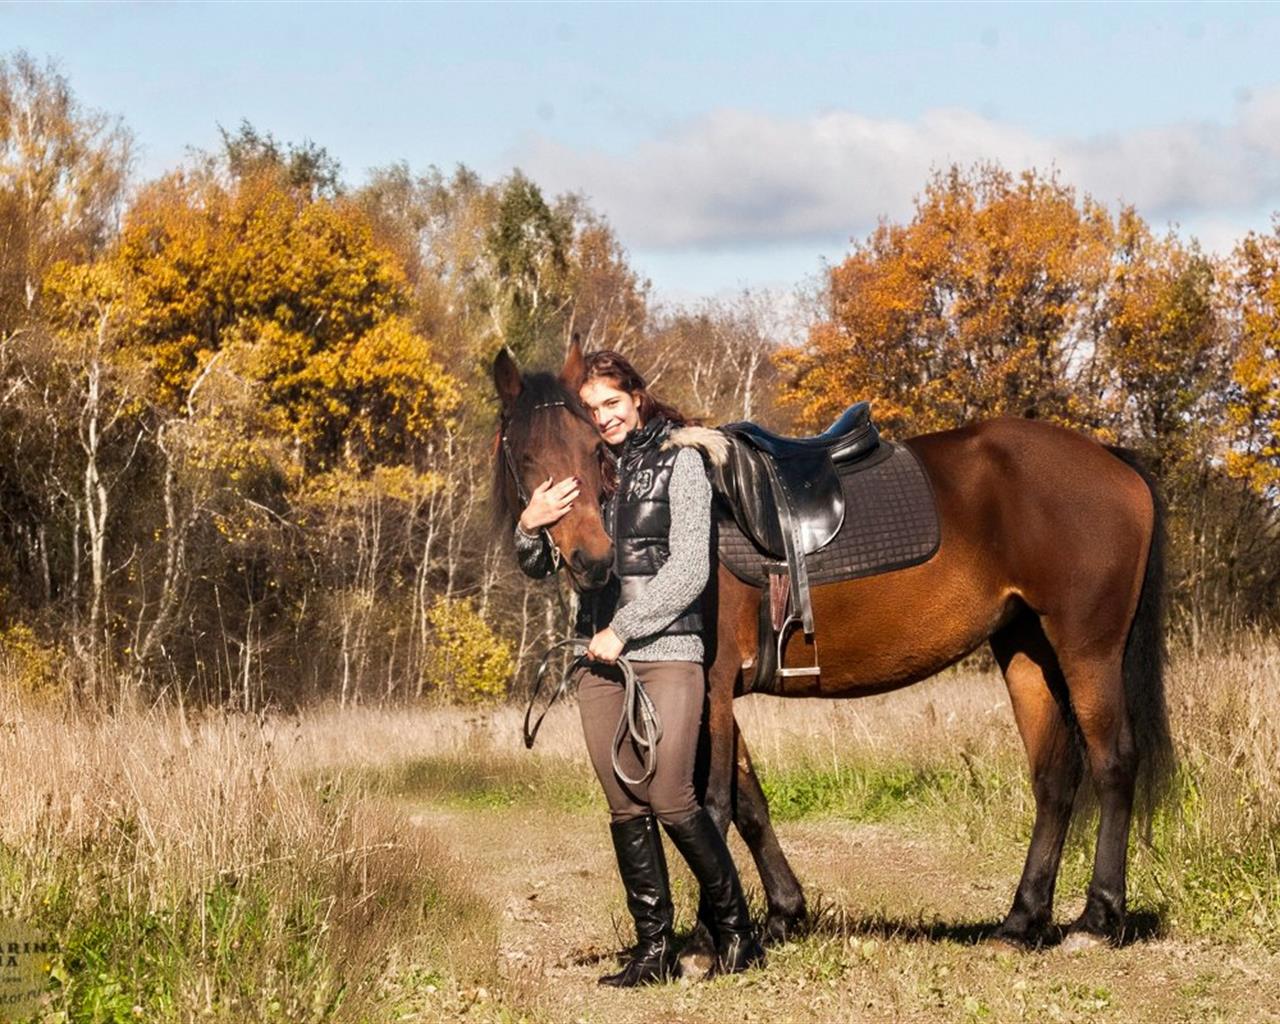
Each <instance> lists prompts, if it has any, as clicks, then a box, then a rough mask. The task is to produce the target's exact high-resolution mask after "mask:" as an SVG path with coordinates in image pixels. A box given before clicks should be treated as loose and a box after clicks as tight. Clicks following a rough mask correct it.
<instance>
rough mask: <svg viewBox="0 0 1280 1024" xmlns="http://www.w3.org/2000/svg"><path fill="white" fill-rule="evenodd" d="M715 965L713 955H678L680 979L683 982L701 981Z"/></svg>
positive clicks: (695, 952) (692, 953)
mask: <svg viewBox="0 0 1280 1024" xmlns="http://www.w3.org/2000/svg"><path fill="white" fill-rule="evenodd" d="M715 965H716V958H715V957H714V956H713V955H710V954H707V953H704V952H701V951H694V952H685V953H681V954H680V978H681V980H684V981H702V980H703V979H704V978H706V977H707V975H709V974H710V973H711V970H712V968H713V967H715Z"/></svg>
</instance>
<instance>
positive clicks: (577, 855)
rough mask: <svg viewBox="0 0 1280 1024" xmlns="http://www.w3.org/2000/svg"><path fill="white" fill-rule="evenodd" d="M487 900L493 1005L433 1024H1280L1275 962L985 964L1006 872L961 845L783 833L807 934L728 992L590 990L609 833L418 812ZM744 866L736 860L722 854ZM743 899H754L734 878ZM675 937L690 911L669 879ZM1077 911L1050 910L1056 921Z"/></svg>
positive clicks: (852, 831)
mask: <svg viewBox="0 0 1280 1024" xmlns="http://www.w3.org/2000/svg"><path fill="white" fill-rule="evenodd" d="M414 820H415V822H416V823H417V824H418V825H419V826H420V827H423V828H428V829H431V830H432V832H433V833H435V834H436V835H438V836H439V837H440V838H441V839H442V840H443V841H444V842H445V843H447V844H448V845H449V846H451V847H452V848H453V849H454V851H455V853H456V854H457V855H458V856H459V857H465V859H467V860H469V861H471V862H472V863H473V864H474V865H475V867H476V868H477V869H478V870H477V874H478V877H480V878H483V879H486V880H487V881H488V883H489V884H490V885H491V886H492V888H491V889H490V890H488V891H487V892H486V893H485V895H486V896H487V897H488V898H490V899H492V900H493V902H494V904H495V905H496V906H498V907H499V908H500V910H501V913H502V922H503V927H502V935H501V940H500V951H499V956H500V967H499V973H500V975H501V977H502V978H503V985H502V986H501V994H500V995H499V994H493V993H487V992H483V991H481V992H479V993H476V992H469V993H466V994H465V995H464V996H463V997H461V998H458V997H457V996H456V995H455V997H454V998H453V999H451V1000H448V1001H445V1000H444V999H443V994H442V1000H441V1001H440V1002H439V1003H437V1004H436V1006H435V1008H434V1012H435V1015H436V1016H437V1017H461V1016H464V1015H465V1017H466V1019H496V1020H520V1019H532V1020H546V1021H565V1022H627V1021H635V1022H677V1021H680V1022H684V1021H689V1022H693V1021H770V1022H773V1021H792V1020H794V1021H846V1020H867V1021H883V1020H894V1019H897V1020H928V1021H971V1020H999V1021H1003V1020H1028V1021H1057V1020H1064V1021H1094V1020H1097V1021H1139V1020H1141V1021H1188V1022H1200V1021H1218V1020H1221V1021H1262V1020H1280V957H1277V956H1275V955H1272V954H1268V953H1267V952H1266V951H1264V950H1259V949H1252V948H1238V947H1228V946H1222V945H1214V944H1211V943H1207V942H1200V941H1183V940H1178V939H1167V938H1166V939H1151V940H1145V941H1140V942H1136V943H1134V944H1132V945H1130V946H1128V947H1126V948H1124V949H1120V950H1097V951H1092V952H1089V953H1086V954H1082V955H1078V956H1074V957H1073V956H1069V955H1067V954H1063V953H1056V952H1054V951H1048V952H1043V953H1029V954H1020V955H1009V954H994V953H992V952H990V951H989V950H987V949H986V948H984V947H982V946H980V945H973V944H972V943H971V941H970V940H971V934H972V930H973V926H975V925H978V924H981V923H987V922H991V921H992V920H995V919H997V918H998V917H999V916H1000V915H1001V914H1002V913H1003V911H1004V910H1005V909H1006V904H1007V901H1008V899H1009V898H1010V896H1011V894H1012V891H1013V888H1014V885H1015V884H1016V881H1017V877H1016V866H1013V867H1011V866H1010V865H1009V864H1004V865H992V864H991V863H989V862H975V861H974V860H972V859H971V858H970V857H969V856H968V855H967V854H966V852H965V851H964V849H963V848H962V847H961V846H960V845H959V844H958V843H952V842H948V841H946V840H945V839H942V840H934V839H933V838H931V837H928V836H922V835H920V834H918V833H913V832H911V831H909V830H906V829H902V828H897V827H891V826H884V825H858V824H853V823H849V822H841V821H820V822H806V823H801V824H792V825H786V826H783V827H782V828H780V830H779V832H780V835H781V838H782V841H783V845H784V847H785V848H786V849H787V851H788V854H789V856H790V857H791V859H792V864H793V865H794V866H795V868H796V871H797V873H798V874H799V875H800V877H801V879H802V881H804V883H805V885H806V887H807V891H808V893H809V897H810V899H811V901H814V902H815V903H816V905H817V906H818V907H819V908H820V910H821V913H820V920H821V923H820V925H819V926H818V927H817V928H816V929H815V931H814V933H813V934H810V935H808V936H806V937H804V938H803V939H800V940H798V941H794V942H790V943H787V944H786V945H784V946H781V947H778V948H775V949H773V950H771V954H770V963H769V966H768V967H766V968H765V969H764V970H759V971H753V972H750V973H749V974H747V975H743V976H739V977H737V978H722V979H717V980H715V981H713V982H710V983H702V984H674V985H668V986H661V987H655V988H650V989H645V990H641V991H631V992H617V991H612V990H602V989H600V988H598V987H597V986H596V983H595V980H596V977H597V976H598V975H599V974H601V973H603V972H604V970H605V969H606V968H609V969H612V968H611V965H612V963H613V954H614V952H615V951H616V950H618V949H619V948H620V947H621V946H622V945H623V944H624V937H625V935H626V934H627V922H626V910H625V906H624V903H623V897H622V890H621V887H620V885H619V883H618V881H617V875H616V870H615V868H614V864H613V860H612V853H611V850H610V847H609V842H608V831H607V824H606V822H605V821H604V820H603V819H601V820H597V819H596V817H595V816H594V815H590V816H588V815H585V814H572V813H565V812H555V811H547V810H546V809H545V808H527V809H526V808H510V809H505V810H492V809H486V810H458V809H452V808H449V809H445V808H440V807H434V806H431V807H421V806H419V807H416V808H415V809H414ZM734 854H735V857H736V858H737V860H738V862H739V863H740V864H743V865H745V864H748V863H749V857H748V856H747V854H746V851H745V850H744V848H743V847H742V846H741V845H735V846H734ZM745 874H746V879H747V881H748V884H755V883H756V879H755V875H754V872H753V871H752V870H751V869H749V868H748V869H747V870H746V872H745ZM673 885H674V887H675V893H676V899H677V912H678V915H679V916H678V922H677V923H678V927H681V928H687V927H688V925H689V923H690V921H691V919H692V915H693V909H694V906H695V904H696V899H695V897H696V891H695V889H694V887H693V884H692V879H691V878H690V877H689V875H688V874H687V873H686V872H685V870H684V868H683V865H679V866H676V864H675V863H673ZM1078 906H1079V900H1076V901H1075V903H1074V905H1073V902H1072V901H1071V900H1064V901H1060V905H1059V908H1058V913H1059V916H1060V917H1066V916H1067V915H1068V914H1070V913H1071V912H1072V911H1073V910H1076V909H1077V908H1078Z"/></svg>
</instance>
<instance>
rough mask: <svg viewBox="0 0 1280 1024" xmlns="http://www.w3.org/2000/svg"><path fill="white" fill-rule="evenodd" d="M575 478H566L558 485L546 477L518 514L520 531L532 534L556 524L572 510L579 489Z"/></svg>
mask: <svg viewBox="0 0 1280 1024" xmlns="http://www.w3.org/2000/svg"><path fill="white" fill-rule="evenodd" d="M581 486H582V485H581V481H579V480H578V478H577V477H576V476H567V477H565V478H564V479H563V480H561V481H560V482H559V483H556V482H554V481H553V479H552V478H551V477H547V479H546V480H544V481H543V482H542V483H540V484H538V486H537V488H536V489H535V490H534V492H533V494H531V495H530V496H529V504H528V505H527V506H526V507H525V510H524V511H523V512H521V513H520V529H522V530H524V532H525V533H533V532H534V531H535V530H540V529H542V528H543V527H544V526H550V525H551V524H552V523H558V522H559V521H560V520H561V519H563V518H564V517H565V515H567V514H568V512H569V510H570V509H571V508H573V500H574V499H575V498H576V497H577V496H578V491H579V490H580V489H581Z"/></svg>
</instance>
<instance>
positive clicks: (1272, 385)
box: [1226, 218, 1280, 504]
mask: <svg viewBox="0 0 1280 1024" xmlns="http://www.w3.org/2000/svg"><path fill="white" fill-rule="evenodd" d="M1233 270H1234V273H1233V277H1232V291H1233V297H1234V299H1235V302H1236V311H1237V314H1238V320H1237V325H1238V326H1237V329H1238V332H1239V334H1238V341H1237V344H1236V349H1235V353H1234V359H1233V361H1232V365H1231V384H1230V394H1229V399H1228V402H1227V407H1226V414H1227V422H1228V426H1229V429H1230V447H1229V450H1228V452H1227V456H1226V458H1227V469H1228V472H1229V473H1231V475H1232V476H1234V477H1237V478H1239V479H1241V480H1245V481H1247V483H1248V484H1249V486H1250V487H1251V488H1252V489H1253V490H1254V491H1255V492H1256V493H1257V494H1259V495H1260V496H1262V497H1263V498H1264V499H1266V500H1268V501H1270V502H1271V503H1273V504H1277V503H1280V218H1278V219H1277V221H1276V224H1275V227H1274V229H1273V231H1272V232H1271V233H1270V234H1261V235H1260V234H1255V233H1252V232H1251V233H1250V234H1249V235H1248V236H1247V237H1246V238H1245V239H1244V241H1242V242H1241V243H1240V245H1239V247H1238V248H1237V249H1236V252H1235V257H1234V267H1233Z"/></svg>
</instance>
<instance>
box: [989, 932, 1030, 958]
mask: <svg viewBox="0 0 1280 1024" xmlns="http://www.w3.org/2000/svg"><path fill="white" fill-rule="evenodd" d="M982 949H983V951H984V952H986V953H988V954H990V955H991V956H1021V955H1022V954H1023V953H1027V952H1030V950H1031V949H1032V944H1031V943H1029V942H1023V941H1021V940H1018V939H1014V938H1011V937H1008V936H1004V935H992V936H991V937H990V938H988V939H983V940H982Z"/></svg>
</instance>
